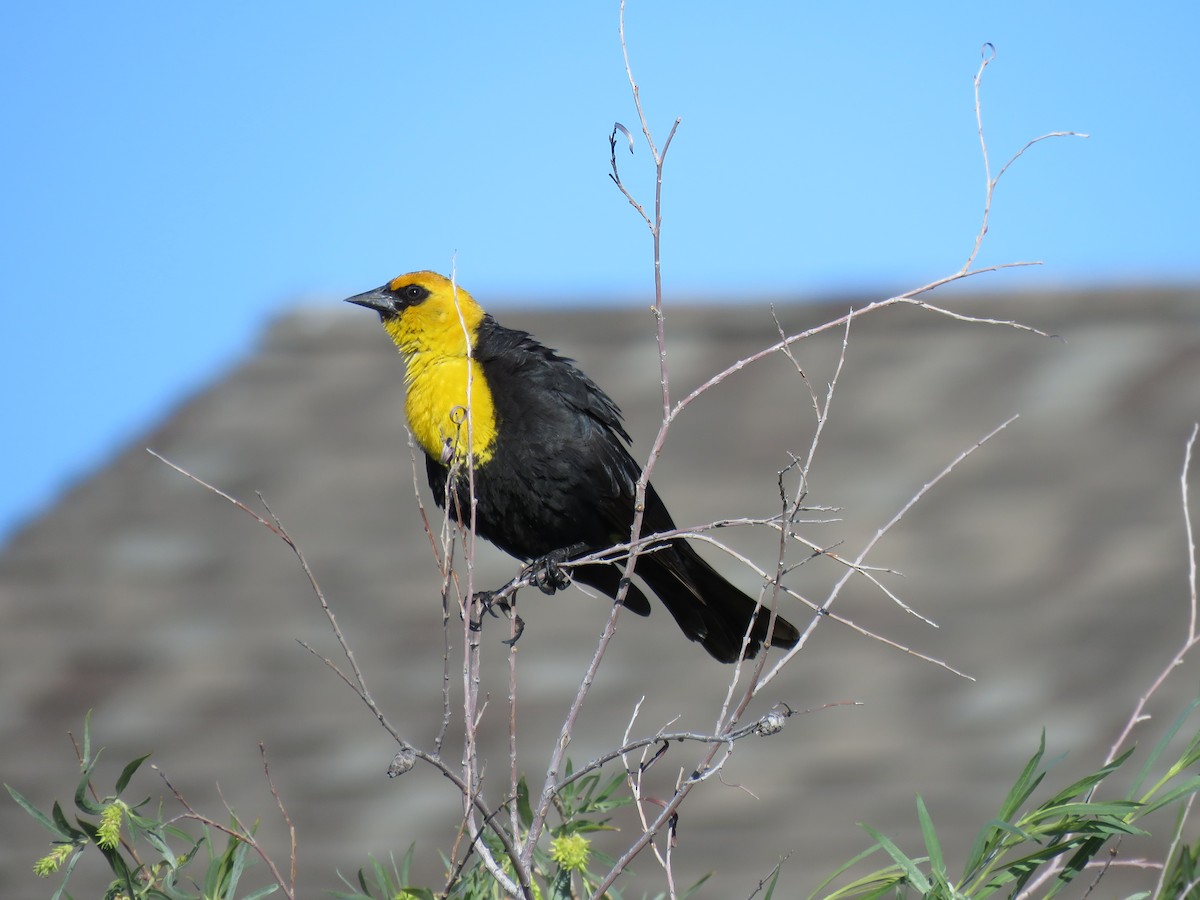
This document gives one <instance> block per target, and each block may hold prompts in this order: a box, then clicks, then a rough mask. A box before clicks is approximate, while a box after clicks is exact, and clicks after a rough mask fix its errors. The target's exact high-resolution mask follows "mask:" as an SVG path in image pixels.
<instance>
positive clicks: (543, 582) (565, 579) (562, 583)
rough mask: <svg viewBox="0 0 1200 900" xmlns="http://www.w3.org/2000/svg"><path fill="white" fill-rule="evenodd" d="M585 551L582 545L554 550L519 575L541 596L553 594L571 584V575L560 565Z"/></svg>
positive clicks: (530, 564) (539, 558)
mask: <svg viewBox="0 0 1200 900" xmlns="http://www.w3.org/2000/svg"><path fill="white" fill-rule="evenodd" d="M586 549H587V547H586V546H585V545H584V544H572V545H571V546H570V547H563V548H561V549H559V550H554V551H552V552H550V553H547V554H546V555H545V556H539V557H538V558H537V559H535V560H533V562H531V563H529V565H527V566H526V567H525V569H524V571H523V572H522V573H521V574H522V575H523V576H525V577H527V578H528V579H529V583H530V584H532V585H533V586H534V587H536V588H537V589H538V590H539V591H541V592H542V593H543V594H555V593H557V592H558V591H561V590H562V589H563V588H565V587H567V586H568V585H570V583H571V575H570V573H568V572H567V571H566V570H564V569H563V567H562V564H563V563H565V562H566V561H567V560H569V559H571V558H572V557H575V556H578V555H579V554H580V553H582V552H583V551H584V550H586Z"/></svg>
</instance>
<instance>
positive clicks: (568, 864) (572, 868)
mask: <svg viewBox="0 0 1200 900" xmlns="http://www.w3.org/2000/svg"><path fill="white" fill-rule="evenodd" d="M590 852H591V842H589V841H588V839H587V838H585V837H584V836H583V835H580V834H566V835H563V836H562V837H556V838H555V839H554V840H552V841H551V842H550V858H551V859H553V860H554V861H555V862H556V863H558V864H559V865H560V866H562V867H563V868H564V869H566V870H567V871H568V872H578V871H581V870H582V869H584V868H585V867H586V866H587V861H588V853H590Z"/></svg>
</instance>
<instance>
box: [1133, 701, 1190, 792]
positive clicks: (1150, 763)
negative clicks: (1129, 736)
mask: <svg viewBox="0 0 1200 900" xmlns="http://www.w3.org/2000/svg"><path fill="white" fill-rule="evenodd" d="M1197 707H1200V697H1197V698H1196V699H1194V700H1193V701H1192V702H1191V703H1189V704H1188V706H1187V709H1185V710H1184V711H1183V712H1182V713H1180V714H1179V716H1178V717H1177V718H1176V719H1175V721H1174V722H1173V723H1172V725H1171V727H1170V728H1168V729H1167V731H1166V733H1165V734H1164V735H1163V736H1162V737H1161V738H1159V740H1158V743H1156V744H1155V745H1154V749H1153V750H1151V751H1150V755H1149V756H1148V757H1147V758H1146V762H1145V763H1144V764H1143V765H1142V768H1141V770H1140V771H1139V772H1138V774H1137V778H1135V779H1134V780H1133V787H1131V788H1130V789H1129V799H1130V800H1132V799H1133V798H1134V797H1136V796H1137V795H1138V793H1139V792H1140V791H1141V789H1142V783H1143V782H1144V781H1145V780H1146V776H1148V775H1149V774H1150V770H1151V769H1153V768H1154V765H1155V763H1157V762H1158V759H1159V757H1160V756H1162V754H1163V752H1164V751H1165V750H1166V749H1167V745H1168V744H1170V743H1171V741H1173V740H1174V739H1175V735H1176V734H1178V733H1179V729H1180V728H1182V727H1183V723H1184V722H1186V721H1187V720H1188V719H1189V718H1190V717H1191V715H1192V713H1194V712H1195V711H1196V708H1197ZM1198 739H1200V734H1197V735H1196V736H1194V737H1193V738H1192V740H1191V742H1190V743H1189V744H1188V751H1189V752H1187V753H1185V754H1184V756H1185V757H1187V756H1190V755H1192V751H1193V750H1194V748H1195V746H1196V743H1197V740H1198Z"/></svg>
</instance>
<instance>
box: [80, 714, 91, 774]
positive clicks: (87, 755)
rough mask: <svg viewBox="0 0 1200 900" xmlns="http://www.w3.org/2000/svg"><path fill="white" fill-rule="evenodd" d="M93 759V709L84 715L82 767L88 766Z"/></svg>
mask: <svg viewBox="0 0 1200 900" xmlns="http://www.w3.org/2000/svg"><path fill="white" fill-rule="evenodd" d="M91 761H92V711H91V710H90V709H89V710H88V711H87V712H86V713H84V715H83V759H82V760H81V761H80V768H85V769H86V768H87V767H88V765H89V764H90V763H91Z"/></svg>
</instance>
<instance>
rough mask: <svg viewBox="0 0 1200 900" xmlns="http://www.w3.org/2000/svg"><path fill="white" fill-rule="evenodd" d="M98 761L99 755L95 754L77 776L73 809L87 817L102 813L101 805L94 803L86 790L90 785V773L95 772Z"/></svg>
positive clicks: (102, 806) (102, 807)
mask: <svg viewBox="0 0 1200 900" xmlns="http://www.w3.org/2000/svg"><path fill="white" fill-rule="evenodd" d="M99 760H100V755H99V754H96V758H95V759H93V760H91V761H90V762H88V763H87V765H85V766H84V767H83V770H82V771H81V772H80V776H79V784H77V785H76V786H75V807H76V808H77V809H79V810H80V811H81V812H85V813H87V814H88V815H89V816H98V815H100V813H102V812H103V811H104V805H103V804H101V803H96V802H95V801H93V800H92V798H91V797H89V796H88V788H89V787H91V783H92V772H93V771H94V770H95V768H96V763H97V762H99Z"/></svg>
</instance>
